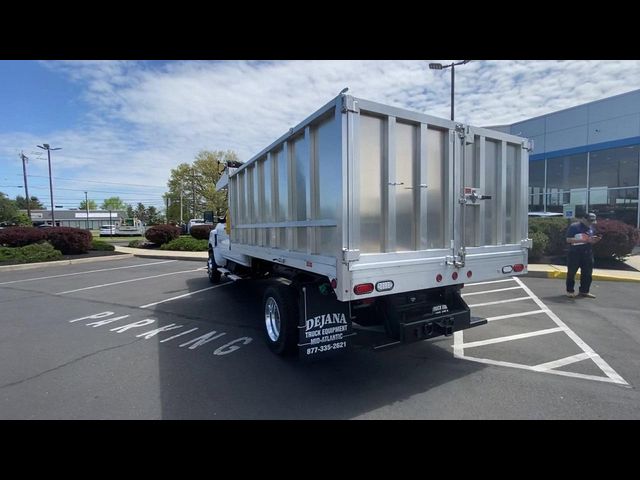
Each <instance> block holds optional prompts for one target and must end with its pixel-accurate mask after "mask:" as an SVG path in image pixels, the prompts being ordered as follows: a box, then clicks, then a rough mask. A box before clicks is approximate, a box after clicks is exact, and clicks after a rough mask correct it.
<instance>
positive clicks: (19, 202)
mask: <svg viewBox="0 0 640 480" xmlns="http://www.w3.org/2000/svg"><path fill="white" fill-rule="evenodd" d="M16 207H17V208H18V209H19V210H27V197H23V196H22V195H18V196H16ZM29 207H30V208H31V210H44V205H43V204H42V202H41V201H40V200H38V197H35V196H33V195H31V196H30V197H29Z"/></svg>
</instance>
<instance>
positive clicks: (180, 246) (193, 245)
mask: <svg viewBox="0 0 640 480" xmlns="http://www.w3.org/2000/svg"><path fill="white" fill-rule="evenodd" d="M208 245H209V242H207V240H198V239H196V238H190V237H181V238H177V239H175V240H171V241H170V242H169V243H165V244H164V245H162V246H161V247H160V249H161V250H181V251H183V252H206V251H207V248H209V247H208Z"/></svg>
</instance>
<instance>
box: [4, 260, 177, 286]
mask: <svg viewBox="0 0 640 480" xmlns="http://www.w3.org/2000/svg"><path fill="white" fill-rule="evenodd" d="M170 262H177V260H162V261H161V262H151V263H143V264H141V265H129V266H127V267H113V268H100V269H99V270H87V271H84V272H75V273H63V274H61V275H50V276H48V277H36V278H26V279H24V280H12V281H10V282H0V285H8V284H10V283H21V282H33V281H35V280H46V279H48V278H60V277H70V276H72V275H83V274H85V273H96V272H107V271H111V270H123V269H125V268H139V267H146V266H148V265H160V264H161V263H170Z"/></svg>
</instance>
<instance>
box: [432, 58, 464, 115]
mask: <svg viewBox="0 0 640 480" xmlns="http://www.w3.org/2000/svg"><path fill="white" fill-rule="evenodd" d="M470 61H471V60H462V61H461V62H457V63H451V64H450V65H442V64H441V63H430V64H429V68H430V69H431V70H444V69H445V68H451V120H453V92H454V83H455V78H456V77H455V71H456V65H464V64H465V63H469V62H470Z"/></svg>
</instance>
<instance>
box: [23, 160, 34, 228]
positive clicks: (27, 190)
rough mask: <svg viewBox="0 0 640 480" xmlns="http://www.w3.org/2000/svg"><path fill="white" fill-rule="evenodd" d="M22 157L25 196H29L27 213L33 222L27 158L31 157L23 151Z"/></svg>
mask: <svg viewBox="0 0 640 480" xmlns="http://www.w3.org/2000/svg"><path fill="white" fill-rule="evenodd" d="M20 158H22V174H23V175H24V193H25V196H26V197H27V215H28V216H29V221H30V222H33V220H31V204H30V203H29V188H28V187H27V166H26V163H27V160H29V158H28V157H27V156H26V155H25V154H24V153H23V152H20ZM32 226H33V224H32Z"/></svg>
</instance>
